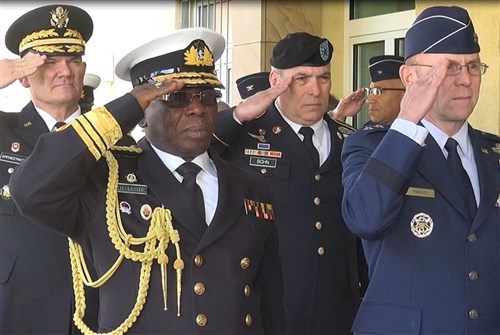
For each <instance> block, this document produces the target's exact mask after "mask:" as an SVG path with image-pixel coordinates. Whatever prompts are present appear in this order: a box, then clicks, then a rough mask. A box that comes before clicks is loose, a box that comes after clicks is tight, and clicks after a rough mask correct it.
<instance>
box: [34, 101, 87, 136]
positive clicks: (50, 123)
mask: <svg viewBox="0 0 500 335" xmlns="http://www.w3.org/2000/svg"><path fill="white" fill-rule="evenodd" d="M35 109H36V111H37V113H38V114H39V115H40V117H41V118H42V119H43V122H45V125H47V129H48V130H49V131H51V130H52V129H53V128H54V126H55V125H56V123H57V120H56V119H54V117H53V116H52V115H50V114H49V113H47V112H46V111H44V110H43V109H41V108H39V107H37V106H35ZM80 115H81V109H80V106H78V109H77V110H76V111H75V112H74V113H73V114H71V115H70V116H69V117H68V118H66V120H64V122H65V123H70V122H71V121H73V120H75V119H76V118H78V117H79V116H80Z"/></svg>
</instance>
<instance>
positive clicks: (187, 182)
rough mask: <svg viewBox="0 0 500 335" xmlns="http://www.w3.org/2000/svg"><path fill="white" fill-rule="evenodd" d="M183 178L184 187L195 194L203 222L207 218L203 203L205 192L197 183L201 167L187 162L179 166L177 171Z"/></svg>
mask: <svg viewBox="0 0 500 335" xmlns="http://www.w3.org/2000/svg"><path fill="white" fill-rule="evenodd" d="M176 171H177V172H178V173H179V174H180V175H181V176H182V177H183V179H182V185H184V187H186V188H187V189H188V190H190V191H191V192H192V193H193V201H194V204H195V206H196V207H197V208H198V210H199V211H200V214H201V215H202V217H203V221H204V222H205V223H206V218H205V203H204V201H203V191H202V190H201V188H200V186H199V185H198V184H197V183H196V175H197V174H198V172H200V171H201V167H199V166H198V165H196V164H195V163H192V162H186V163H184V164H182V165H181V166H179V167H178V168H177V170H176Z"/></svg>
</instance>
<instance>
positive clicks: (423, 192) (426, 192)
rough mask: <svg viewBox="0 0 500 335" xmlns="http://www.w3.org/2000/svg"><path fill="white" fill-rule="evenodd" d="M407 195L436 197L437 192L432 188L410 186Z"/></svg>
mask: <svg viewBox="0 0 500 335" xmlns="http://www.w3.org/2000/svg"><path fill="white" fill-rule="evenodd" d="M406 195H408V196H410V197H422V198H435V197H436V192H434V190H433V189H431V188H419V187H409V188H408V191H406Z"/></svg>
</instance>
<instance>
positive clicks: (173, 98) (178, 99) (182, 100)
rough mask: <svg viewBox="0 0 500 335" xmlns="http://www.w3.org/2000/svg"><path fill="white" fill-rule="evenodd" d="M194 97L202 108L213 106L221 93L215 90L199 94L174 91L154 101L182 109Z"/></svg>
mask: <svg viewBox="0 0 500 335" xmlns="http://www.w3.org/2000/svg"><path fill="white" fill-rule="evenodd" d="M194 97H198V99H200V101H201V103H202V104H203V105H204V106H215V105H217V103H218V102H219V100H220V98H221V97H222V93H221V92H220V91H215V90H206V91H201V92H200V93H193V92H190V91H175V92H172V93H170V94H167V95H162V96H160V97H158V98H156V100H160V101H165V102H167V103H168V105H169V107H171V108H182V107H187V106H189V104H190V103H191V101H192V100H193V98H194Z"/></svg>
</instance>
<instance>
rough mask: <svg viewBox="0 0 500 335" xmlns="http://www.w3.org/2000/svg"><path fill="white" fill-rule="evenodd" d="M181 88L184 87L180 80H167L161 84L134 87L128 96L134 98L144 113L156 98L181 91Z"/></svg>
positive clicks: (145, 84)
mask: <svg viewBox="0 0 500 335" xmlns="http://www.w3.org/2000/svg"><path fill="white" fill-rule="evenodd" d="M182 87H184V81H182V80H169V81H164V82H162V83H161V84H159V83H156V84H155V83H144V84H141V85H137V86H136V87H134V88H133V89H132V91H130V94H132V95H133V96H134V98H135V99H136V100H137V102H138V103H139V105H140V106H141V107H142V110H143V111H144V110H146V108H148V106H149V104H150V103H151V102H152V101H154V100H156V98H159V97H161V96H162V95H167V94H169V93H172V92H174V91H178V90H180V89H182Z"/></svg>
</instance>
